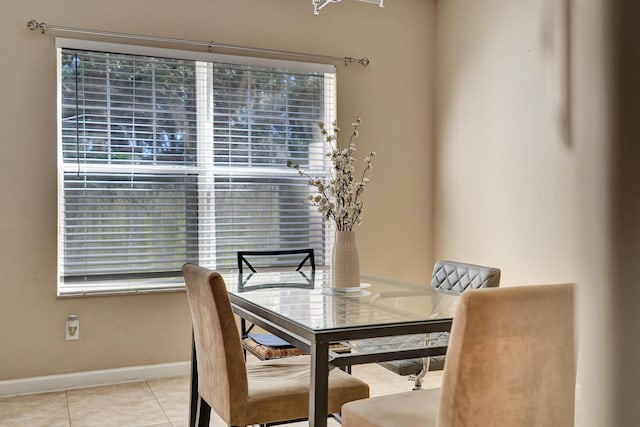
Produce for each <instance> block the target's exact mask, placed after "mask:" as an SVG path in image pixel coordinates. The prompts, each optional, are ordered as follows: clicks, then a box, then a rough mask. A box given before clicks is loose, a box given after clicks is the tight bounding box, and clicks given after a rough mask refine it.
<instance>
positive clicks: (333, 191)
mask: <svg viewBox="0 0 640 427" xmlns="http://www.w3.org/2000/svg"><path fill="white" fill-rule="evenodd" d="M361 122H362V119H361V118H360V117H356V121H355V122H354V123H352V126H353V131H352V133H351V137H350V138H349V143H348V144H347V147H346V148H343V149H342V150H341V149H340V148H339V145H340V144H339V140H338V133H339V132H340V128H339V127H338V125H337V123H336V122H333V123H332V127H333V133H332V134H329V131H327V129H326V127H325V124H324V123H322V122H320V123H319V126H320V131H321V133H322V135H324V136H325V139H326V142H327V143H329V147H330V149H329V151H328V152H327V157H329V160H330V161H331V164H332V170H331V174H330V176H329V178H328V180H327V181H326V182H325V181H323V180H322V179H319V178H314V177H311V176H310V175H309V174H308V173H306V172H304V171H302V170H300V165H298V164H297V163H294V162H291V161H287V166H289V167H291V168H294V169H296V170H297V171H298V173H299V174H300V175H301V176H303V177H305V178H307V179H308V183H309V185H310V186H312V187H315V189H316V191H317V193H316V194H313V195H310V196H309V197H308V202H309V204H310V205H312V206H316V207H317V208H318V210H319V212H320V213H321V214H322V217H323V218H324V220H325V221H326V220H329V219H331V220H333V221H335V223H336V227H337V229H338V230H339V231H352V230H353V226H354V225H358V224H360V223H361V222H362V210H363V202H362V200H361V196H362V195H363V194H364V191H365V188H366V186H367V184H368V183H369V177H370V176H371V169H372V166H371V161H372V159H373V157H374V156H375V152H374V151H371V152H369V155H368V156H366V157H365V158H364V169H363V171H362V175H361V176H360V179H359V180H356V178H355V177H354V174H355V170H356V167H355V160H356V159H355V157H353V155H352V154H353V152H354V151H356V143H355V141H354V139H355V138H357V137H358V135H359V133H358V127H359V126H360V123H361ZM333 141H335V145H333V144H332V143H333Z"/></svg>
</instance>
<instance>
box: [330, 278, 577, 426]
mask: <svg viewBox="0 0 640 427" xmlns="http://www.w3.org/2000/svg"><path fill="white" fill-rule="evenodd" d="M573 288H574V287H573V285H541V286H520V287H510V288H491V289H478V290H470V291H467V292H465V293H463V294H462V296H460V302H459V305H458V307H457V310H456V314H455V317H454V321H453V327H452V330H451V337H450V340H449V348H448V351H447V359H446V362H445V367H444V376H443V384H442V388H441V389H433V390H420V391H410V392H407V393H400V394H394V395H387V396H381V397H376V398H372V399H365V400H359V401H356V402H351V403H348V404H346V405H344V406H343V408H342V417H343V418H342V425H343V426H344V427H403V426H406V427H418V426H419V427H429V426H438V427H473V426H478V427H480V426H482V427H486V426H499V427H570V426H573V424H574V397H575V378H576V353H575V343H574V317H573V316H574V307H573V304H574V303H573Z"/></svg>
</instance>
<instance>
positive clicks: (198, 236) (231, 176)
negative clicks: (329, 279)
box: [57, 39, 335, 295]
mask: <svg viewBox="0 0 640 427" xmlns="http://www.w3.org/2000/svg"><path fill="white" fill-rule="evenodd" d="M57 44H58V55H59V57H58V64H59V66H58V70H59V97H58V98H59V103H60V104H59V137H58V140H59V144H58V145H59V162H58V163H59V189H60V191H59V204H60V208H59V211H60V212H59V216H60V220H59V224H60V226H59V230H60V231H59V234H60V235H59V272H60V274H59V282H58V283H59V284H58V293H59V294H60V295H65V294H84V293H104V292H122V291H136V292H137V291H145V290H155V289H173V288H180V287H181V283H182V281H181V271H180V269H181V267H182V264H183V263H185V262H196V263H199V264H202V265H206V266H209V267H211V268H217V269H222V268H233V267H235V262H236V252H237V251H238V250H258V249H260V250H273V249H284V248H287V249H299V248H308V247H312V248H314V250H315V252H316V257H317V263H318V264H320V265H322V264H324V263H325V259H328V257H327V248H328V246H329V245H328V243H329V242H328V236H329V235H330V233H329V231H330V230H329V229H328V227H329V225H327V224H326V223H324V222H323V221H322V217H321V216H320V215H319V214H318V213H317V212H316V211H315V209H314V208H312V207H310V206H308V205H306V204H305V203H304V200H305V199H306V198H307V196H308V195H309V194H310V188H309V186H308V185H307V182H306V181H305V180H304V179H302V178H301V177H299V176H298V174H297V172H296V171H295V170H293V169H290V168H287V166H286V161H287V160H288V159H292V160H294V161H295V162H297V163H299V164H301V165H303V166H304V167H305V168H306V169H309V170H311V171H312V172H313V173H314V174H316V175H318V174H322V173H328V168H329V163H328V162H327V159H326V156H325V155H324V153H325V146H324V142H323V138H322V135H321V134H320V132H319V129H318V126H317V123H318V122H320V121H325V122H331V121H333V120H334V118H335V69H334V67H332V66H327V65H316V64H306V63H296V62H289V61H273V60H262V59H256V58H238V57H232V56H224V55H210V54H198V53H193V52H183V51H170V50H166V49H154V48H141V47H135V46H123V45H114V44H108V43H95V42H91V43H89V42H81V41H77V40H65V39H58V40H57Z"/></svg>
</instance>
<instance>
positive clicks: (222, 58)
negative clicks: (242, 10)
mask: <svg viewBox="0 0 640 427" xmlns="http://www.w3.org/2000/svg"><path fill="white" fill-rule="evenodd" d="M55 46H56V56H57V76H56V78H57V81H56V84H57V140H56V146H57V157H58V172H57V173H58V193H57V198H58V233H57V235H58V257H57V266H58V272H57V273H58V274H57V295H58V297H65V296H86V295H101V294H129V293H148V292H171V291H182V290H184V282H183V281H182V279H181V277H175V276H171V277H162V275H161V274H160V275H158V274H157V273H155V274H154V277H145V274H144V273H140V274H139V276H140V278H138V279H136V278H132V277H131V275H129V276H128V277H127V278H126V280H104V281H100V283H99V284H98V283H96V282H91V283H90V284H88V285H86V286H83V285H82V279H80V278H77V279H72V280H65V278H63V270H64V259H65V258H64V257H65V254H64V251H65V247H64V243H65V242H64V238H65V187H64V182H65V181H64V176H65V173H68V172H69V171H71V166H70V165H69V162H67V163H66V164H65V161H64V153H63V143H62V141H63V126H62V120H63V117H62V101H63V99H62V98H63V97H62V66H61V65H62V64H61V60H62V49H76V50H87V51H95V52H112V53H116V54H129V55H142V56H149V57H159V58H170V59H184V60H190V61H196V69H197V68H198V67H209V68H212V66H213V63H216V62H218V63H228V64H233V65H249V66H258V67H267V68H280V69H286V70H291V71H299V72H318V73H324V74H325V75H331V76H332V79H333V80H332V82H331V85H332V88H327V87H325V94H324V100H325V105H327V106H328V107H327V108H326V109H325V117H324V121H325V122H332V121H334V120H335V118H336V115H337V112H336V92H337V88H336V67H335V66H334V65H329V64H316V63H308V62H298V61H287V60H279V59H267V58H256V57H247V56H236V55H224V54H214V53H204V52H194V51H185V50H176V49H165V48H158V47H148V46H138V45H129V44H119V43H108V42H99V41H87V40H79V39H68V38H56V42H55ZM196 75H198V72H196ZM201 84H202V82H201V81H198V80H197V81H196V86H197V87H196V111H197V114H196V117H197V124H196V130H197V138H196V145H197V151H196V152H197V164H196V165H195V166H187V165H185V166H177V165H173V164H171V165H170V164H167V165H136V166H129V165H114V164H111V165H102V164H87V163H84V164H81V165H75V164H74V165H73V172H75V171H79V172H81V173H88V174H91V173H98V174H108V173H109V172H113V171H114V170H121V171H123V172H128V173H130V174H132V175H135V174H136V173H142V172H145V171H146V172H147V173H149V174H153V173H170V172H177V173H179V174H181V175H192V174H193V175H195V177H196V178H195V179H196V181H197V183H198V186H200V185H201V178H202V177H203V174H201V170H202V167H212V166H213V161H207V162H202V160H201V159H202V158H203V157H206V153H209V155H212V154H213V151H214V137H213V131H214V129H213V128H214V125H213V120H210V119H211V118H212V117H213V115H214V112H213V107H212V106H211V105H212V104H213V101H212V99H213V96H215V95H211V96H209V95H210V94H212V93H213V88H212V87H206V85H205V87H200V85H201ZM207 84H208V83H207ZM208 91H211V92H208ZM205 92H207V96H203V94H204V93H205ZM202 111H205V113H204V114H203V113H202ZM318 143H319V144H323V143H324V142H323V141H318ZM203 163H206V165H204V164H203ZM310 166H311V165H310ZM314 166H315V165H314ZM238 169H239V170H240V169H242V170H243V172H244V174H245V175H247V174H246V173H247V172H249V174H248V175H251V174H254V175H255V176H256V177H260V178H262V177H264V176H266V175H271V176H278V175H280V176H282V177H292V176H294V175H297V172H296V171H294V170H291V171H283V170H282V169H277V168H273V169H270V168H268V167H261V168H255V169H259V170H254V171H248V169H251V168H249V167H240V168H238ZM216 175H218V172H213V173H211V174H206V175H205V176H204V178H205V179H211V178H212V177H215V176H216ZM214 179H215V178H214ZM206 191H210V190H209V189H208V188H207V190H206ZM211 191H215V190H211ZM197 204H198V216H201V215H202V212H212V211H214V210H215V197H206V198H201V197H198V200H197ZM310 208H311V207H310ZM214 217H215V215H214ZM211 227H212V226H211V225H206V224H205V222H204V221H198V225H197V229H198V230H197V233H198V238H197V241H198V245H201V244H202V243H201V240H202V239H201V238H200V236H201V235H204V234H206V235H207V237H208V238H210V239H211V238H212V237H211V236H213V238H214V239H215V231H213V232H212V231H211ZM214 227H215V226H214ZM324 229H325V231H324V233H325V236H327V237H326V238H325V240H324V242H325V244H324V251H325V253H324V258H325V259H326V260H329V259H330V248H331V239H332V237H333V233H331V231H332V226H331V224H330V223H329V222H325V223H324ZM204 253H206V251H205V252H204ZM211 256H212V257H213V258H205V257H203V258H201V259H199V263H201V264H202V265H207V266H210V267H212V268H215V267H216V265H215V255H214V254H212V255H211ZM133 274H136V273H133ZM105 276H108V275H105ZM114 276H117V274H116V275H114ZM166 276H170V275H169V274H167V275H166ZM70 283H74V284H73V285H70ZM75 283H79V284H75Z"/></svg>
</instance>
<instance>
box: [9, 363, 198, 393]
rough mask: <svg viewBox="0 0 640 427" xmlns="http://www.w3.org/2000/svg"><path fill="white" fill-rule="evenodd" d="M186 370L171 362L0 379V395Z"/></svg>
mask: <svg viewBox="0 0 640 427" xmlns="http://www.w3.org/2000/svg"><path fill="white" fill-rule="evenodd" d="M190 369H191V363H190V362H175V363H162V364H158V365H143V366H130V367H127V368H117V369H105V370H101V371H85V372H73V373H70V374H62V375H47V376H43V377H31V378H20V379H16V380H5V381H0V396H10V395H17V394H31V393H42V392H48V391H57V390H66V389H70V388H81V387H91V386H98V385H106V384H116V383H123V382H128V381H136V380H147V379H152V378H164V377H175V376H179V375H189V373H190Z"/></svg>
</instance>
